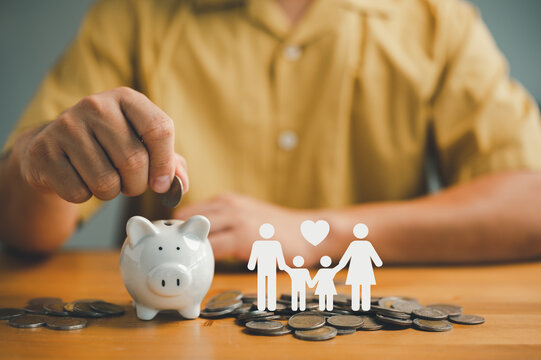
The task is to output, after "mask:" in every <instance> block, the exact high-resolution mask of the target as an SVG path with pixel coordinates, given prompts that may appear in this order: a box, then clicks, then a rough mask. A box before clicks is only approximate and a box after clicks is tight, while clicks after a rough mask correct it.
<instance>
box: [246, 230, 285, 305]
mask: <svg viewBox="0 0 541 360" xmlns="http://www.w3.org/2000/svg"><path fill="white" fill-rule="evenodd" d="M259 235H261V237H262V238H263V239H265V240H257V241H255V242H254V243H253V245H252V252H251V253H250V260H249V261H248V269H249V270H254V269H255V266H256V263H257V309H258V310H265V298H266V299H267V308H268V309H269V310H270V311H274V310H276V263H278V268H279V269H280V270H284V269H285V268H286V267H287V265H286V262H285V260H284V254H283V252H282V245H281V244H280V242H279V241H276V240H269V239H270V238H272V237H273V236H274V227H273V226H272V225H271V224H263V225H261V226H260V227H259ZM265 285H266V286H265Z"/></svg>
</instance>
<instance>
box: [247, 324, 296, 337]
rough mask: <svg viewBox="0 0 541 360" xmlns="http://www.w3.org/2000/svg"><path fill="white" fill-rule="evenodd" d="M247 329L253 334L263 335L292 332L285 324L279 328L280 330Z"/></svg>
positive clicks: (279, 334)
mask: <svg viewBox="0 0 541 360" xmlns="http://www.w3.org/2000/svg"><path fill="white" fill-rule="evenodd" d="M246 331H247V332H248V333H250V334H251V335H263V336H281V335H287V334H291V329H289V328H288V327H286V326H283V327H282V328H281V329H278V330H269V331H264V332H261V331H253V330H250V329H246Z"/></svg>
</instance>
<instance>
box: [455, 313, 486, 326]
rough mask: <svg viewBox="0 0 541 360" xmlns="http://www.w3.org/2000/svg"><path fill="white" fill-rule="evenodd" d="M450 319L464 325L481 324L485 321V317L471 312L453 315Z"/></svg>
mask: <svg viewBox="0 0 541 360" xmlns="http://www.w3.org/2000/svg"><path fill="white" fill-rule="evenodd" d="M449 320H450V321H451V322H454V323H457V324H462V325H479V324H482V323H484V322H485V318H484V317H482V316H479V315H470V314H460V315H451V316H449Z"/></svg>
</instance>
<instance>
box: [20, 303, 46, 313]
mask: <svg viewBox="0 0 541 360" xmlns="http://www.w3.org/2000/svg"><path fill="white" fill-rule="evenodd" d="M24 311H26V312H27V313H30V314H39V315H47V311H46V310H45V309H44V308H43V304H35V305H26V306H25V307H24Z"/></svg>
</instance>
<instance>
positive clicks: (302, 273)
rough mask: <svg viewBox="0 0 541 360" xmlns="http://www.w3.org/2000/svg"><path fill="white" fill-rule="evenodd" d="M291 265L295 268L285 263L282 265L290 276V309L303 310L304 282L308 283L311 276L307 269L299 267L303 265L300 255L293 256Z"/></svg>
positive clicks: (304, 305)
mask: <svg viewBox="0 0 541 360" xmlns="http://www.w3.org/2000/svg"><path fill="white" fill-rule="evenodd" d="M293 265H295V267H296V268H297V269H292V268H290V267H289V266H287V265H286V266H285V267H284V270H285V271H286V272H287V273H288V274H289V277H290V278H291V309H292V310H293V311H297V309H299V310H301V311H304V310H306V284H308V283H310V282H311V281H312V278H310V272H309V271H308V269H304V268H303V269H299V268H300V267H301V266H303V265H304V258H303V257H302V256H295V257H294V258H293Z"/></svg>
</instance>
